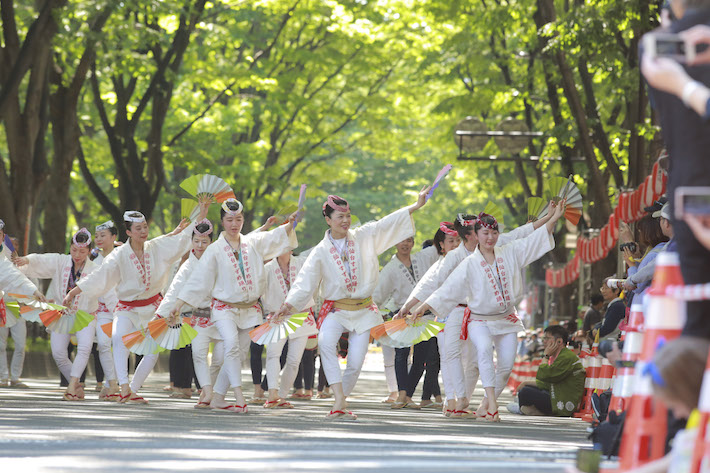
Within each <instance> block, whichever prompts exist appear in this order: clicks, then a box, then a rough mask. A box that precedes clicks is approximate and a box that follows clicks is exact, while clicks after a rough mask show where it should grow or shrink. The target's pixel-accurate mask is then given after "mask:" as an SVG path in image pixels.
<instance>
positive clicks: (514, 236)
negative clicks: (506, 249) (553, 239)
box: [496, 222, 544, 246]
mask: <svg viewBox="0 0 710 473" xmlns="http://www.w3.org/2000/svg"><path fill="white" fill-rule="evenodd" d="M543 226H544V225H543ZM533 231H535V227H534V226H533V224H532V222H530V223H526V224H525V225H523V226H520V227H517V228H514V229H513V230H511V231H509V232H506V233H501V234H500V236H499V237H498V242H497V243H496V246H503V245H507V244H508V243H512V242H514V241H515V240H520V239H521V238H525V237H528V236H530V235H532V233H533Z"/></svg>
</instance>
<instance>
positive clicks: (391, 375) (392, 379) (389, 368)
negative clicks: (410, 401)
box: [382, 345, 399, 393]
mask: <svg viewBox="0 0 710 473" xmlns="http://www.w3.org/2000/svg"><path fill="white" fill-rule="evenodd" d="M382 359H383V360H384V364H385V379H386V380H387V389H389V392H391V393H395V392H397V391H399V389H398V387H397V375H396V374H395V371H394V348H392V347H388V346H387V345H382Z"/></svg>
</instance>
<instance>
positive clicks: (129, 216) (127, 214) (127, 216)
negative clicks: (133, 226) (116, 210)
mask: <svg viewBox="0 0 710 473" xmlns="http://www.w3.org/2000/svg"><path fill="white" fill-rule="evenodd" d="M134 214H138V216H137V217H135V216H132V215H134ZM123 221H124V222H131V223H140V222H145V215H143V214H142V213H140V212H138V211H136V210H129V211H127V212H124V213H123Z"/></svg>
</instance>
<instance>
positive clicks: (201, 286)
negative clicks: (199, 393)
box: [178, 226, 298, 395]
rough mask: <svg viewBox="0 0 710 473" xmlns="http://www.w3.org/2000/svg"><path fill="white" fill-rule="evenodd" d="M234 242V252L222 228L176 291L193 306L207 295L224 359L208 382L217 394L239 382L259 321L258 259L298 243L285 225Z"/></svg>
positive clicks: (261, 284) (261, 275) (262, 277)
mask: <svg viewBox="0 0 710 473" xmlns="http://www.w3.org/2000/svg"><path fill="white" fill-rule="evenodd" d="M239 241H240V248H239V254H237V255H235V254H234V249H233V248H232V246H231V245H230V244H229V242H228V241H227V239H226V238H225V234H224V232H222V234H221V235H220V236H219V238H218V239H217V241H216V242H214V243H212V244H211V245H210V246H209V247H207V250H205V253H204V254H203V255H202V257H201V258H200V260H199V262H198V263H197V266H196V267H195V269H194V270H193V271H192V274H191V275H190V278H189V280H188V283H187V284H186V285H185V286H184V287H183V289H182V290H181V291H180V294H179V296H178V297H179V299H181V300H183V301H185V302H186V303H187V304H189V305H191V306H193V307H199V305H200V304H202V303H203V302H202V301H203V300H204V297H205V295H209V296H210V297H211V298H212V321H213V322H214V323H215V325H216V326H217V329H218V330H219V334H220V336H221V337H222V339H223V340H224V363H223V365H222V369H221V370H220V372H219V376H218V377H217V382H216V383H215V385H214V391H215V392H216V393H218V394H222V395H223V394H226V393H227V390H228V389H229V388H230V387H240V386H241V363H242V360H244V359H246V357H247V354H248V352H249V345H250V343H251V340H250V339H249V330H251V329H253V328H254V327H255V326H257V325H259V324H261V321H262V312H261V307H260V306H259V304H258V299H259V297H261V295H262V294H263V293H264V290H265V287H266V271H265V270H264V261H265V260H268V259H271V258H275V257H277V256H278V255H280V254H282V253H284V252H286V251H288V250H291V249H293V248H295V247H296V246H298V239H297V238H296V234H295V232H291V234H290V235H289V234H288V233H287V232H286V227H285V226H281V227H279V228H277V229H276V230H273V231H270V232H252V233H249V234H248V235H240V236H239ZM240 258H241V265H240V261H239V260H240ZM242 268H243V273H242ZM237 305H238V306H240V307H237Z"/></svg>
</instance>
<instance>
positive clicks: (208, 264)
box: [171, 243, 219, 310]
mask: <svg viewBox="0 0 710 473" xmlns="http://www.w3.org/2000/svg"><path fill="white" fill-rule="evenodd" d="M217 250H219V249H218V248H217V246H216V244H214V243H213V244H212V245H211V246H209V247H208V248H207V250H206V251H205V252H204V254H203V255H202V258H200V259H199V260H198V261H197V264H196V265H195V267H194V268H193V269H192V271H190V274H189V275H185V276H186V279H187V280H186V282H185V283H184V284H183V285H182V287H181V289H180V291H179V292H177V293H176V297H177V298H179V299H180V300H182V301H185V302H186V303H187V304H189V305H191V306H192V307H195V308H199V306H200V302H202V300H204V298H205V294H212V290H213V289H214V286H215V284H216V282H217V265H218V262H217ZM175 303H177V300H176V301H175V302H174V303H173V304H175ZM173 307H174V305H173ZM171 310H172V309H171Z"/></svg>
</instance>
